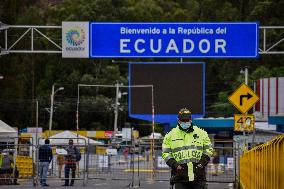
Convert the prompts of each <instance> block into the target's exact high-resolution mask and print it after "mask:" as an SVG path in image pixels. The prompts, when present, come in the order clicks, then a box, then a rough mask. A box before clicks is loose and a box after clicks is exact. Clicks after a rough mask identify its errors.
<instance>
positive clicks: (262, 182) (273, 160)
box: [240, 134, 284, 189]
mask: <svg viewBox="0 0 284 189" xmlns="http://www.w3.org/2000/svg"><path fill="white" fill-rule="evenodd" d="M283 176H284V134H282V135H280V136H278V137H277V138H275V139H273V140H271V141H269V142H267V143H264V144H262V145H259V146H256V147H254V148H253V149H251V150H249V151H247V152H245V153H244V154H243V155H242V156H241V158H240V182H241V183H240V184H241V186H242V188H243V189H255V188H269V189H280V188H284V179H283V178H284V177H283Z"/></svg>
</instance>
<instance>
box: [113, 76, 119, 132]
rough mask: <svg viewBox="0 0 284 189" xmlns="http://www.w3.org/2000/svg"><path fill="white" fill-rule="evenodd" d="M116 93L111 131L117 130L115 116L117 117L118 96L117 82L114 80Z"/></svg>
mask: <svg viewBox="0 0 284 189" xmlns="http://www.w3.org/2000/svg"><path fill="white" fill-rule="evenodd" d="M115 87H116V95H115V105H114V125H113V131H114V133H116V132H117V131H118V130H117V118H118V97H119V94H118V93H119V84H118V82H116V84H115Z"/></svg>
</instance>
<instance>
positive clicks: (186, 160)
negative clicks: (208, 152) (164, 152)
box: [177, 158, 199, 164]
mask: <svg viewBox="0 0 284 189" xmlns="http://www.w3.org/2000/svg"><path fill="white" fill-rule="evenodd" d="M189 162H194V163H198V162H199V160H198V159H196V158H190V159H183V160H181V161H178V162H177V163H178V164H185V163H189Z"/></svg>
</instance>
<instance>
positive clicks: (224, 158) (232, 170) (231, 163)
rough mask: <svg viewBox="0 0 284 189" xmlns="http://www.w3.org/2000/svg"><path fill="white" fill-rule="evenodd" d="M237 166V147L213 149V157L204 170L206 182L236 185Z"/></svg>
mask: <svg viewBox="0 0 284 189" xmlns="http://www.w3.org/2000/svg"><path fill="white" fill-rule="evenodd" d="M235 145H237V144H235ZM238 165H239V151H238V148H237V147H214V153H213V156H212V157H211V159H210V162H209V163H208V165H207V169H206V178H207V182H217V183H234V184H236V183H237V181H238V172H239V171H238V167H239V166H238Z"/></svg>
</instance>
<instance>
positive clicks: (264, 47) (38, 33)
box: [0, 21, 284, 58]
mask: <svg viewBox="0 0 284 189" xmlns="http://www.w3.org/2000/svg"><path fill="white" fill-rule="evenodd" d="M64 23H68V22H63V25H62V26H37V25H7V24H4V23H2V22H1V21H0V55H5V54H10V53H57V54H62V55H63V57H64V56H65V55H64V52H63V50H62V47H63V43H62V40H63V39H64V40H65V39H66V32H62V30H63V28H64V27H65V26H64ZM71 23H73V24H74V23H78V22H71ZM79 23H84V24H87V26H88V27H90V26H92V27H94V28H98V27H100V28H101V30H100V31H96V33H95V35H92V36H89V35H88V34H89V32H88V30H89V28H88V30H86V31H84V35H82V37H83V36H84V37H85V38H83V39H84V40H83V41H85V42H86V43H88V42H89V39H87V37H92V38H91V39H90V43H88V44H87V45H92V46H93V45H96V46H99V45H108V47H111V48H116V47H115V45H117V44H115V43H109V42H110V41H111V40H112V39H116V38H117V37H118V36H119V35H120V33H121V36H124V37H127V36H132V37H131V38H121V39H122V40H120V41H119V45H120V44H121V45H122V46H121V45H120V47H121V48H122V49H118V52H119V50H121V51H122V52H124V51H125V52H126V53H122V54H123V56H118V54H115V56H110V55H109V54H96V53H99V52H98V51H96V50H95V51H92V53H87V54H85V58H89V57H92V58H94V57H95V55H97V56H96V57H118V58H119V57H138V55H139V57H151V56H152V57H154V56H153V55H158V56H157V57H216V58H220V57H221V55H222V57H223V58H229V57H234V56H236V57H240V54H239V53H240V52H241V51H243V50H242V49H241V47H242V46H238V45H236V44H238V43H239V42H241V43H243V45H244V43H247V44H248V45H249V46H244V48H245V49H247V48H249V49H253V48H252V47H253V46H254V45H257V49H256V51H258V52H256V54H284V49H283V45H282V44H283V43H284V36H283V30H284V26H259V27H258V26H257V30H258V31H255V30H254V32H257V35H258V36H259V37H258V38H256V39H255V38H249V39H248V38H247V36H248V35H250V34H249V33H248V31H244V30H246V29H245V27H247V26H244V25H254V26H256V25H257V23H255V22H250V23H234V22H232V23H218V22H216V23H95V22H79ZM129 24H134V25H133V27H136V29H137V28H138V29H139V28H141V27H144V29H147V28H145V27H146V26H150V25H151V26H152V27H153V26H154V27H156V29H158V28H159V29H160V32H161V33H163V29H168V31H167V33H168V34H162V35H160V34H159V35H157V34H155V35H151V37H153V41H152V42H151V41H150V40H149V39H150V38H149V39H147V37H146V36H150V35H144V36H145V38H142V39H141V40H138V41H137V40H135V41H134V43H133V41H132V44H131V43H129V42H128V39H130V42H131V40H133V39H134V38H135V35H133V34H131V35H129V34H130V33H132V32H134V31H135V32H141V33H142V31H143V32H145V31H146V30H145V31H144V30H133V29H135V28H132V27H131V28H129V27H128V29H127V28H126V27H127V26H128V25H129ZM103 25H108V27H113V30H112V31H107V30H106V29H107V28H106V27H105V26H103ZM112 25H113V26H112ZM114 25H115V27H114ZM119 25H120V26H121V27H123V28H125V29H122V31H120V30H119V31H118V30H117V27H118V26H119ZM140 25H141V26H140ZM171 25H172V26H171ZM208 25H209V26H210V27H207V26H208ZM137 26H138V27H137ZM197 26H198V27H197ZM205 26H206V27H205ZM79 27H80V25H79ZM176 27H177V28H176ZM204 27H205V28H204ZM219 27H220V29H218V28H219ZM172 28H173V30H172ZM178 28H180V30H179V31H180V34H177V33H178ZM194 28H195V29H196V30H194ZM197 28H199V31H198V30H197ZM202 28H203V29H202ZM210 28H211V29H212V30H210ZM66 29H68V28H66ZM73 29H75V30H76V26H75V28H73ZM77 29H78V28H77ZM90 29H92V28H90ZM129 29H130V30H129ZM142 29H143V28H142ZM161 29H162V30H161ZM208 29H209V30H208ZM214 29H215V30H214ZM115 30H117V31H118V32H120V33H117V32H114V31H115ZM169 30H170V31H171V33H173V31H175V33H176V34H169V33H170V32H169ZM12 31H13V35H10V33H11V32H12ZM73 31H74V30H73ZM93 31H94V30H93V29H92V32H93ZM151 31H154V30H151ZM164 31H166V30H164ZM249 31H250V32H252V30H249ZM155 32H157V30H155ZM212 32H213V33H214V34H210V33H212ZM58 33H62V36H58ZM71 33H72V32H71ZM75 33H76V32H75ZM193 33H195V34H193ZM197 33H199V34H198V35H197ZM201 33H203V34H201ZM204 33H205V34H204ZM270 33H273V34H274V35H273V38H272V37H271V36H272V35H269V34H270ZM73 34H74V33H73ZM98 34H108V35H107V36H105V37H103V38H101V37H102V36H99V35H98ZM126 34H127V35H126ZM276 34H277V36H279V38H275V36H276ZM96 35H97V36H96ZM254 35H255V34H252V36H254ZM158 36H159V37H161V36H163V37H161V38H159V37H158ZM183 36H184V37H183ZM194 36H195V37H194ZM198 36H199V37H200V39H201V37H204V36H205V38H204V40H203V41H201V40H199V42H198V38H199V37H198ZM206 36H207V37H206ZM210 36H211V37H210ZM226 36H227V37H228V38H230V39H229V40H228V41H226V44H225V42H224V41H222V40H221V41H218V40H217V46H216V41H215V42H214V41H213V43H212V40H213V39H214V38H216V39H224V40H225V37H226ZM252 36H251V37H252ZM72 37H74V38H73V39H76V38H77V37H78V38H80V37H79V36H76V35H74V36H72ZM170 37H173V39H174V42H173V40H172V41H169V39H171V38H170ZM191 37H193V38H192V39H191ZM232 37H233V38H232ZM27 38H28V39H29V40H30V44H27V43H26V42H27V41H26V40H25V41H24V39H27ZM60 38H62V40H60ZM176 38H177V39H176ZM58 39H59V40H58ZM80 39H81V38H80ZM98 39H104V40H106V42H108V44H104V43H103V42H102V41H101V42H100V43H99V44H94V43H93V42H96V40H98ZM123 39H126V41H125V40H123ZM154 39H155V41H154ZM189 39H190V40H189ZM39 40H40V41H41V42H45V44H46V46H45V47H44V49H42V48H39V47H38V46H36V45H35V43H36V42H37V41H39ZM143 40H145V44H144V41H143ZM179 40H182V43H180V41H179ZM232 40H233V41H232ZM23 41H24V43H25V44H23ZM80 41H81V42H82V39H81V40H80ZM200 41H201V44H200V45H201V48H200V47H199V43H200ZM113 42H114V41H113ZM135 42H136V50H138V51H137V52H138V53H136V54H135V53H133V52H135V51H134V50H135ZM146 42H147V43H148V44H146ZM162 42H163V43H162ZM196 42H197V43H196ZM255 42H257V43H255ZM70 43H72V41H70ZM151 43H152V46H153V47H152V49H153V53H152V54H151V53H148V52H147V51H149V50H151V48H150V47H151ZM183 43H185V45H184V44H183ZM79 44H80V42H79V43H77V44H76V45H77V47H78V46H79V47H80V45H79ZM209 44H210V50H208V49H209ZM28 45H29V46H28ZM74 45H75V43H74ZM130 45H131V46H130ZM145 45H147V46H145ZM175 45H176V47H177V48H175ZM144 46H145V47H144ZM159 46H161V51H160V52H159V53H156V52H158V50H159V48H158V47H159ZM74 47H76V46H73V49H76V48H74ZM146 47H147V48H146ZM167 47H169V49H168V53H166V52H167ZM183 47H185V49H184V48H183ZM193 47H194V48H193ZM216 47H217V50H218V51H217V53H215V50H216ZM225 47H226V48H225ZM144 48H145V52H143V53H139V52H142V51H143V50H144ZM232 48H236V49H234V50H235V52H232ZM70 49H72V48H70ZM177 49H178V53H177ZM200 49H201V51H200ZM224 49H225V50H226V53H224V52H225V51H224ZM101 50H103V49H101ZM110 50H114V49H110ZM129 50H130V53H129ZM116 51H117V50H116ZM198 51H200V52H199V53H198ZM207 51H208V52H207ZM102 52H103V51H100V53H102ZM162 52H164V55H165V56H164V55H162V54H161V53H162ZM188 52H190V53H188ZM202 52H205V53H202ZM73 53H74V52H73ZM104 53H106V52H104ZM253 53H254V54H252V51H251V52H250V54H249V53H248V52H245V54H243V55H244V56H245V57H248V56H250V57H253V56H257V55H255V51H254V52H253ZM141 54H142V55H143V56H142V55H141ZM99 55H101V56H99ZM200 55H202V56H200ZM155 57H156V56H155Z"/></svg>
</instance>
